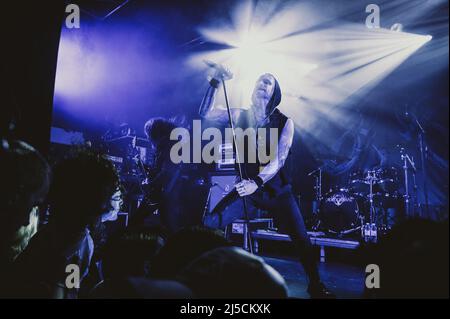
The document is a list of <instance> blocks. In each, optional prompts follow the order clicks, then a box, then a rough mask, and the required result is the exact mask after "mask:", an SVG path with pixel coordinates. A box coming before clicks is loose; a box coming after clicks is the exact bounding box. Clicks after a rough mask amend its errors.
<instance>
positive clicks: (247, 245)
mask: <svg viewBox="0 0 450 319" xmlns="http://www.w3.org/2000/svg"><path fill="white" fill-rule="evenodd" d="M222 87H223V93H224V95H225V104H226V106H227V112H228V121H229V124H230V128H231V133H232V135H233V145H234V148H235V150H236V160H237V164H238V165H237V166H238V171H239V181H240V182H241V181H243V180H244V177H243V174H242V167H241V161H240V157H239V150H238V145H237V140H236V133H235V131H234V124H233V118H232V116H231V109H230V105H229V103H228V95H227V89H226V86H225V80H223V79H222ZM242 203H243V205H244V230H243V237H244V249H248V250H249V251H250V253H252V254H253V247H252V238H251V233H250V231H249V224H250V221H249V216H248V208H247V201H246V200H245V196H243V197H242Z"/></svg>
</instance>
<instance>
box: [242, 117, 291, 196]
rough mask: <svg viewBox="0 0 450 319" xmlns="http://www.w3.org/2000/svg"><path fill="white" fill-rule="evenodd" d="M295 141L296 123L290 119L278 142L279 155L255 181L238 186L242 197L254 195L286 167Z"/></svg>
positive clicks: (243, 182) (248, 181)
mask: <svg viewBox="0 0 450 319" xmlns="http://www.w3.org/2000/svg"><path fill="white" fill-rule="evenodd" d="M293 139H294V122H293V121H292V120H291V119H288V120H287V122H286V124H285V125H284V128H283V131H282V132H281V136H280V139H279V142H278V148H277V153H276V154H277V155H276V156H275V158H274V159H272V160H271V161H270V162H269V164H267V165H266V166H265V167H264V168H263V170H262V171H261V173H259V175H258V176H257V177H256V178H255V179H254V180H244V181H242V182H240V183H238V184H236V189H237V191H238V193H239V195H240V196H247V195H251V194H253V193H254V192H255V191H256V190H257V189H258V187H259V186H261V185H263V184H265V183H267V182H268V181H269V180H271V179H272V178H273V177H274V176H275V175H276V174H277V173H278V172H279V170H280V169H281V168H282V167H283V166H284V164H285V162H286V159H287V157H288V155H289V150H290V148H291V146H292V140H293Z"/></svg>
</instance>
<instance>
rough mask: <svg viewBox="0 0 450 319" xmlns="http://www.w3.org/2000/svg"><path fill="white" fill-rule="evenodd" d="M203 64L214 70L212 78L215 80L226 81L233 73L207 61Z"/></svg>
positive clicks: (220, 65) (222, 66)
mask: <svg viewBox="0 0 450 319" xmlns="http://www.w3.org/2000/svg"><path fill="white" fill-rule="evenodd" d="M204 62H205V64H206V65H208V66H209V67H211V68H213V69H214V70H215V72H214V75H213V78H215V79H216V80H218V81H222V80H223V81H227V80H231V79H232V78H233V73H231V71H230V69H228V68H227V67H226V66H224V65H222V64H219V63H215V62H212V61H209V60H205V61H204Z"/></svg>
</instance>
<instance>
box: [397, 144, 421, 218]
mask: <svg viewBox="0 0 450 319" xmlns="http://www.w3.org/2000/svg"><path fill="white" fill-rule="evenodd" d="M404 151H405V150H404V149H403V148H402V149H401V150H400V154H401V159H402V161H403V172H404V175H405V195H404V198H405V214H406V217H407V218H408V217H415V215H416V212H415V209H414V207H413V210H412V216H411V210H410V199H411V196H410V195H409V180H408V169H409V166H411V168H412V172H413V173H412V174H413V184H414V185H413V187H414V193H415V194H414V197H415V199H417V185H416V165H415V164H414V159H413V158H412V157H410V156H409V155H408V154H407V153H405V152H404ZM408 163H409V166H408Z"/></svg>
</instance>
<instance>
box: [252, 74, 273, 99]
mask: <svg viewBox="0 0 450 319" xmlns="http://www.w3.org/2000/svg"><path fill="white" fill-rule="evenodd" d="M274 88H275V79H274V77H273V76H271V75H270V74H264V75H262V76H260V77H259V79H258V80H257V81H256V85H255V88H254V90H253V95H252V97H253V99H255V98H256V99H263V100H267V101H269V100H270V98H271V97H272V94H273V90H274Z"/></svg>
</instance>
